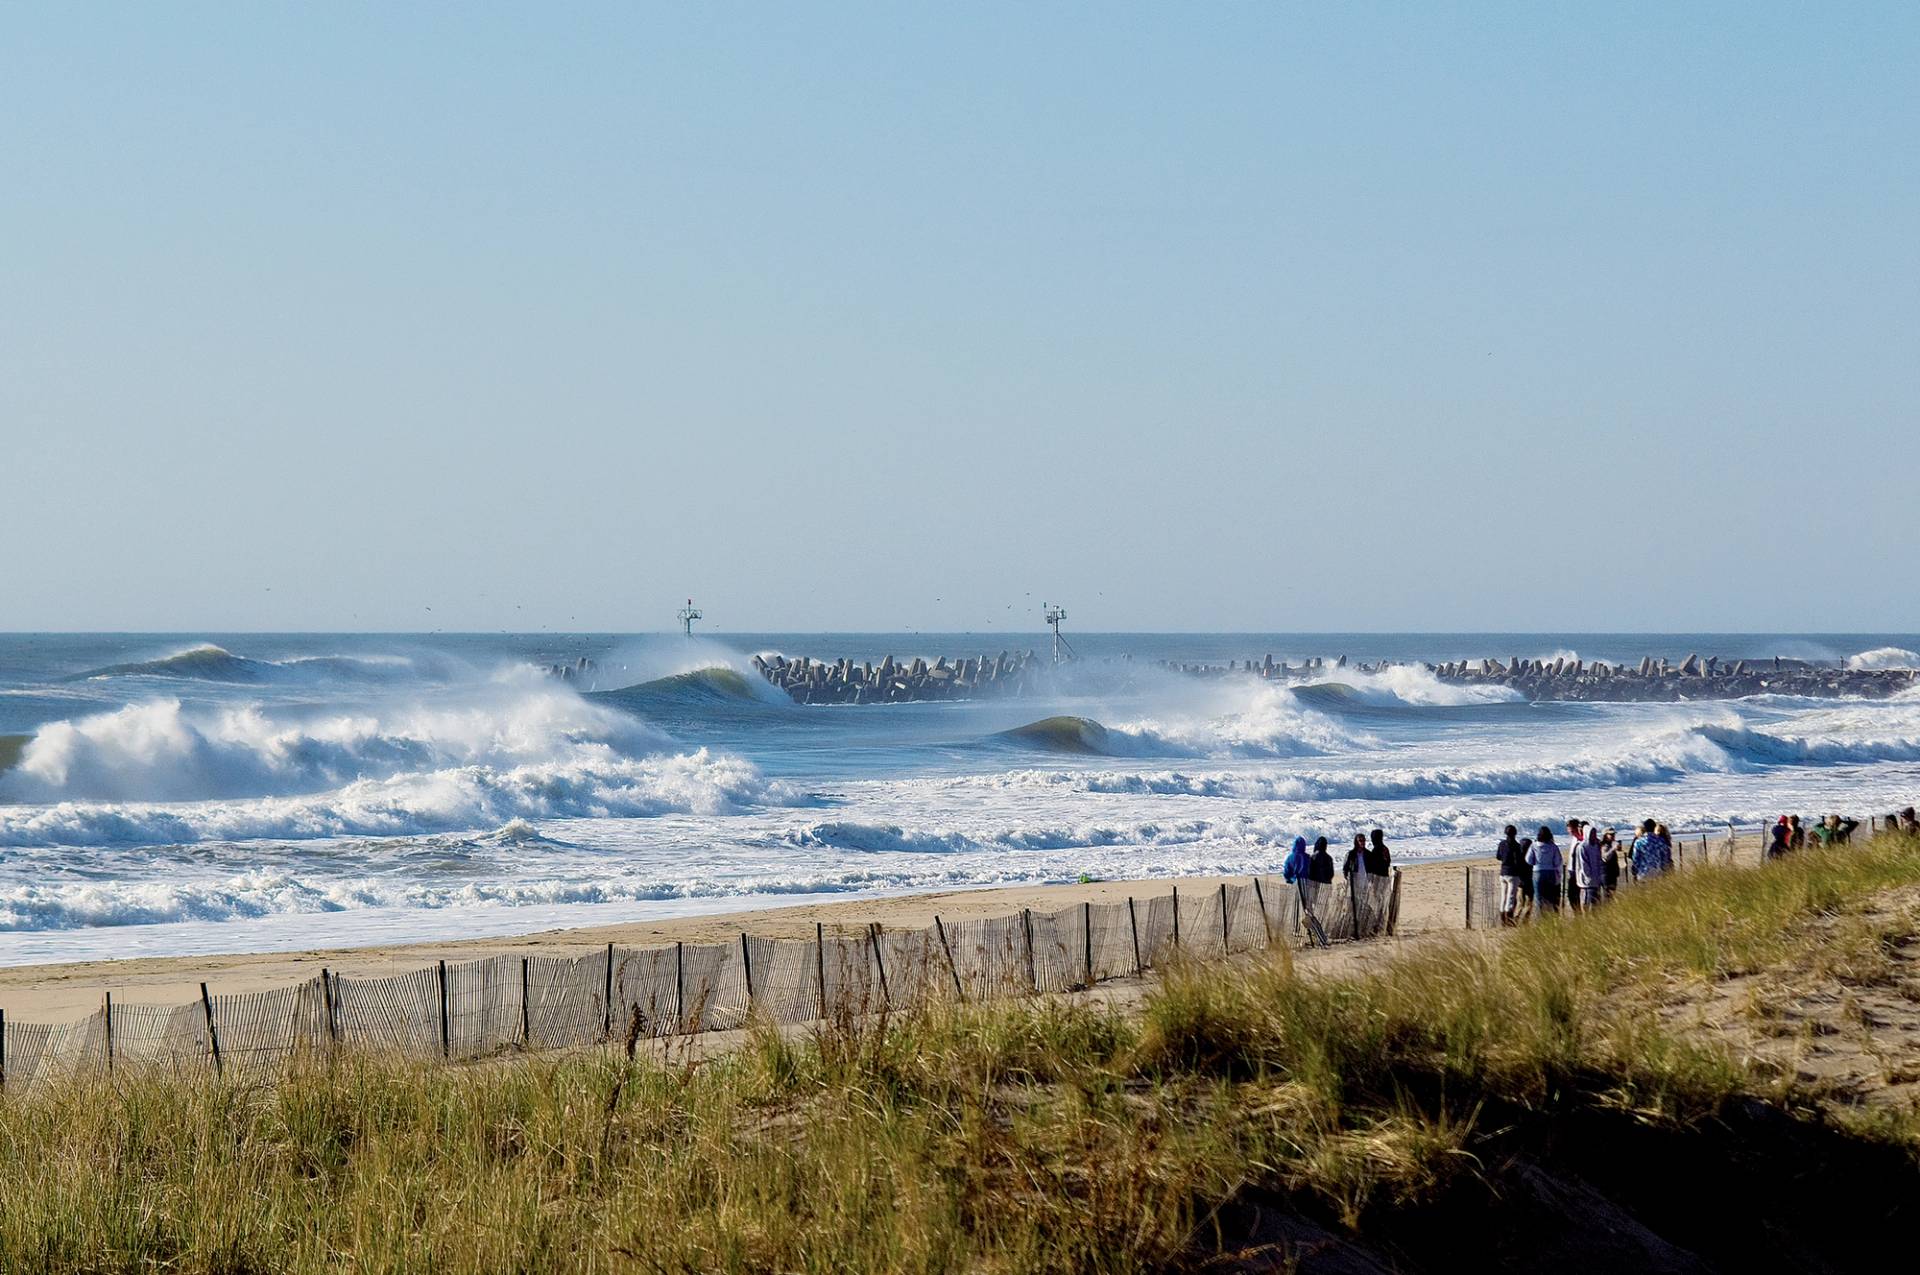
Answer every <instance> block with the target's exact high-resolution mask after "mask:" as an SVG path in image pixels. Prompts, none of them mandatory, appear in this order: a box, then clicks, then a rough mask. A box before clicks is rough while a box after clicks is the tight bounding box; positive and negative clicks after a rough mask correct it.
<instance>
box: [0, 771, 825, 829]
mask: <svg viewBox="0 0 1920 1275" xmlns="http://www.w3.org/2000/svg"><path fill="white" fill-rule="evenodd" d="M805 799H806V798H805V796H804V794H803V793H802V792H801V791H800V790H799V789H797V788H795V787H793V786H792V785H790V784H786V783H782V782H778V781H771V780H768V779H766V778H765V777H763V776H762V775H761V774H760V772H759V770H758V769H756V768H755V767H754V766H753V765H752V764H750V763H749V762H747V761H745V760H743V759H741V758H738V757H732V756H727V755H717V754H713V753H709V752H708V751H707V750H706V749H700V750H698V751H695V752H691V753H682V754H665V755H656V756H650V757H638V758H634V757H622V756H619V755H617V754H615V753H613V752H612V751H611V750H608V749H604V748H600V747H586V748H583V749H581V750H580V752H579V754H578V755H576V756H574V757H571V758H569V759H568V760H565V761H549V762H539V763H534V764H529V765H524V766H509V767H506V768H497V767H494V766H488V765H470V766H459V767H455V768H452V769H447V770H434V771H424V772H413V773H409V774H402V775H392V776H388V777H385V778H380V779H362V780H356V781H354V782H352V783H349V784H347V785H345V786H344V787H341V788H339V789H336V790H334V791H331V792H325V793H316V794H308V795H303V796H291V797H254V798H245V799H240V800H212V801H198V802H191V803H156V802H118V803H110V802H90V801H63V802H59V803H57V804H49V805H27V806H0V845H15V846H48V845H63V846H92V845H117V844H146V845H170V844H178V843H187V842H198V841H253V840H262V839H285V840H307V839H313V838H321V837H398V836H408V835H417V834H422V833H432V832H443V831H448V830H458V829H464V828H485V827H495V826H499V825H502V824H506V823H508V822H510V821H511V820H514V819H581V818H591V819H609V818H645V817H651V816H656V815H662V814H670V813H677V812H684V813H691V814H701V815H714V814H726V813H732V812H735V811H739V810H743V809H747V808H749V807H752V806H756V805H783V804H794V803H798V802H801V801H804V800H805Z"/></svg>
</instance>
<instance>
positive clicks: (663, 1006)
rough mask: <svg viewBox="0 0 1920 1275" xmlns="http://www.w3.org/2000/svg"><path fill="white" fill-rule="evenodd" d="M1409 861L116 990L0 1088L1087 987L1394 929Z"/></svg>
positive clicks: (675, 1032)
mask: <svg viewBox="0 0 1920 1275" xmlns="http://www.w3.org/2000/svg"><path fill="white" fill-rule="evenodd" d="M1397 887H1398V874H1397V873H1396V874H1394V876H1393V877H1392V878H1372V877H1362V878H1358V879H1356V880H1355V881H1353V882H1340V883H1336V884H1334V885H1314V884H1311V883H1299V884H1288V883H1286V882H1283V881H1281V880H1279V879H1277V878H1274V877H1258V878H1254V879H1252V880H1249V881H1245V882H1229V883H1227V884H1225V885H1220V886H1213V887H1207V888H1204V889H1189V890H1185V891H1182V890H1180V889H1178V888H1175V889H1173V890H1170V891H1169V892H1168V893H1166V894H1164V895H1154V896H1150V897H1146V898H1127V899H1124V900H1117V901H1114V902H1110V903H1092V902H1088V903H1076V904H1071V905H1069V906H1066V907H1062V908H1059V909H1056V910H1054V911H1050V912H1039V911H1032V910H1023V911H1021V912H1018V913H1015V914H1013V915H1011V916H1001V917H976V918H968V919H966V920H959V921H949V920H944V919H942V918H939V917H936V918H935V919H934V923H933V924H932V925H931V926H929V927H927V928H926V929H920V930H889V929H886V928H884V927H882V926H879V925H868V926H865V927H861V928H850V929H843V928H835V929H833V930H828V929H827V928H826V927H824V926H816V927H815V930H814V934H813V937H811V938H807V939H770V938H762V937H757V936H754V935H751V934H745V933H743V934H741V935H740V936H739V938H738V939H737V940H733V941H729V942H725V943H704V944H688V943H676V944H673V945H671V946H667V947H653V948H627V947H621V946H618V945H616V944H609V945H607V946H606V947H605V948H604V949H601V950H599V951H594V952H589V953H586V954H584V955H578V956H535V955H513V954H506V955H500V956H493V957H487V958H484V959H481V960H474V961H460V962H452V963H449V962H446V961H437V962H435V963H433V964H432V965H428V966H424V967H422V968H419V969H413V970H406V971H402V972H397V973H393V974H387V975H375V976H350V975H343V974H337V973H333V972H331V971H328V970H322V971H321V972H320V974H319V975H318V976H317V977H315V978H312V979H309V980H307V981H305V982H303V983H298V984H295V985H293V986H290V987H280V988H273V989H269V990H266V991H252V992H236V993H216V992H213V991H211V990H210V989H208V988H207V987H206V986H205V985H202V987H201V989H200V996H199V997H198V998H197V999H195V1000H192V1001H189V1002H187V1003H184V1004H178V1005H129V1004H125V1003H121V1002H116V1001H115V1000H114V999H113V997H112V996H111V995H109V996H108V997H106V998H105V1003H104V1004H103V1006H102V1008H100V1009H99V1010H96V1011H95V1012H94V1013H92V1014H90V1015H88V1016H87V1017H85V1018H82V1019H79V1020H77V1021H74V1022H67V1023H54V1024H48V1023H23V1022H19V1021H16V1020H14V1019H12V1018H8V1017H6V1016H5V1014H4V1013H0V1093H6V1094H18V1093H23V1092H28V1091H31V1090H32V1089H34V1088H36V1087H41V1086H45V1085H49V1084H55V1083H59V1082H61V1081H63V1080H67V1079H71V1078H74V1077H83V1076H97V1075H101V1074H110V1073H112V1072H114V1071H116V1070H121V1069H159V1070H163V1071H172V1072H175V1073H179V1074H206V1073H215V1074H219V1075H221V1076H224V1077H232V1078H236V1079H250V1080H265V1079H272V1078H275V1077H277V1076H278V1075H279V1074H280V1073H281V1072H283V1071H284V1070H285V1069H286V1067H287V1066H288V1065H290V1064H292V1063H294V1062H296V1061H299V1060H303V1059H317V1060H322V1061H324V1060H326V1059H330V1058H332V1057H334V1056H336V1055H337V1054H339V1053H340V1052H341V1051H349V1050H351V1051H360V1052H377V1053H389V1054H399V1055H404V1056H409V1057H419V1058H436V1057H437V1058H442V1059H447V1060H463V1059H474V1058H483V1057H487V1056H490V1055H494V1054H499V1053H503V1052H508V1051H521V1050H539V1049H564V1048H578V1047H583V1046H591V1045H597V1044H599V1043H601V1042H604V1041H607V1040H609V1039H611V1040H614V1041H624V1040H626V1039H627V1038H628V1037H629V1036H633V1037H636V1038H661V1037H669V1036H684V1035H690V1034H694V1033H698V1032H708V1031H725V1030H729V1029H735V1028H739V1027H742V1026H744V1025H746V1024H747V1023H748V1021H749V1020H750V1019H754V1018H759V1019H762V1020H764V1021H767V1022H771V1023H775V1024H782V1025H793V1024H802V1023H812V1022H818V1021H821V1020H828V1019H833V1018H836V1017H843V1016H863V1015H870V1014H877V1013H884V1012H896V1011H903V1010H912V1009H915V1008H918V1007H920V1006H923V1005H926V1004H928V1003H929V1002H932V1001H936V1000H940V999H953V998H957V999H960V1000H963V1001H980V1000H994V999H1001V998H1004V997H1010V996H1027V995H1033V994H1036V993H1043V992H1063V991H1071V990H1076V989H1081V988H1087V987H1091V986H1093V985H1094V984H1097V983H1101V982H1104V981H1108V980H1111V979H1116V978H1126V977H1132V976H1136V975H1138V974H1141V973H1143V972H1145V971H1148V970H1151V969H1154V968H1156V967H1163V966H1165V965H1167V964H1169V963H1171V962H1173V961H1176V960H1188V961H1206V960H1214V959H1220V958H1222V957H1226V956H1230V955H1233V954H1236V953H1241V952H1249V951H1254V950H1257V949H1259V948H1263V947H1268V946H1272V945H1290V946H1311V945H1316V944H1322V943H1327V942H1332V941H1339V940H1343V939H1351V938H1355V937H1358V938H1363V939H1364V938H1373V937H1377V936H1379V935H1381V934H1385V933H1390V932H1391V929H1392V921H1393V909H1394V903H1395V901H1396V899H1397Z"/></svg>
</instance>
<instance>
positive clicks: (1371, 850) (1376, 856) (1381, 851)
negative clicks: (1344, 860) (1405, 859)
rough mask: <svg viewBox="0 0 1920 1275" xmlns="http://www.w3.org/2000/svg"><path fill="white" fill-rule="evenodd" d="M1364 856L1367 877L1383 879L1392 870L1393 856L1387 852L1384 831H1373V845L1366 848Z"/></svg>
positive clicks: (1376, 829)
mask: <svg viewBox="0 0 1920 1275" xmlns="http://www.w3.org/2000/svg"><path fill="white" fill-rule="evenodd" d="M1365 855H1366V863H1367V873H1368V875H1370V876H1376V877H1384V876H1386V875H1387V874H1388V873H1390V872H1391V871H1392V870H1393V855H1392V854H1391V853H1390V852H1389V851H1388V850H1387V834H1386V831H1385V830H1384V829H1381V828H1375V829H1374V830H1373V844H1372V845H1370V846H1368V847H1367V849H1366V851H1365Z"/></svg>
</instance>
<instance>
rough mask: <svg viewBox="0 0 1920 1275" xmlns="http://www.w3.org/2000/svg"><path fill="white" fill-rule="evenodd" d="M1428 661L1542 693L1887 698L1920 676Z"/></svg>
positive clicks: (1450, 672) (1696, 660)
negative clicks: (1439, 662)
mask: <svg viewBox="0 0 1920 1275" xmlns="http://www.w3.org/2000/svg"><path fill="white" fill-rule="evenodd" d="M1427 667H1428V668H1429V669H1431V670H1432V672H1433V674H1434V676H1436V677H1438V678H1439V679H1440V680H1441V681H1443V682H1450V683H1454V684H1456V685H1462V686H1505V687H1510V688H1512V689H1513V690H1516V691H1519V692H1520V693H1521V694H1522V695H1525V696H1526V697H1527V698H1528V699H1536V700H1543V699H1553V700H1695V699H1738V698H1740V697H1742V696H1746V695H1807V696H1819V697H1828V698H1837V697H1839V696H1857V697H1860V698H1866V699H1884V698H1886V697H1887V696H1889V695H1894V694H1897V693H1898V692H1900V691H1904V690H1906V689H1908V688H1909V687H1911V686H1913V685H1914V684H1915V681H1916V678H1920V674H1916V673H1915V671H1914V670H1912V669H1850V668H1842V667H1839V666H1836V665H1823V664H1814V663H1811V662H1809V661H1806V660H1790V659H1783V658H1781V657H1779V656H1775V657H1774V658H1772V659H1760V660H1723V659H1721V658H1720V657H1719V656H1715V655H1709V656H1706V657H1705V658H1702V657H1701V656H1699V655H1697V654H1695V655H1689V656H1687V658H1686V659H1684V660H1682V661H1681V662H1680V663H1679V664H1673V663H1671V662H1669V661H1668V660H1666V659H1664V658H1663V659H1658V660H1656V659H1654V658H1653V657H1652V656H1650V655H1649V656H1645V657H1643V658H1642V659H1641V661H1640V662H1639V663H1638V664H1609V663H1607V662H1606V661H1605V660H1595V661H1593V662H1592V663H1589V662H1587V661H1585V660H1578V659H1572V660H1570V659H1566V658H1564V657H1562V658H1556V659H1552V660H1528V659H1521V658H1519V657H1515V658H1514V659H1511V660H1509V661H1507V662H1506V663H1504V664H1503V663H1501V662H1500V661H1499V660H1478V661H1470V660H1460V661H1456V662H1454V663H1447V664H1438V665H1428V666H1427Z"/></svg>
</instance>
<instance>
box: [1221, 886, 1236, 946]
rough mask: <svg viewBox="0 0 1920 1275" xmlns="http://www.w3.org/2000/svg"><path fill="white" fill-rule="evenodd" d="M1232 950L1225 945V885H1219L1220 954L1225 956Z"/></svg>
mask: <svg viewBox="0 0 1920 1275" xmlns="http://www.w3.org/2000/svg"><path fill="white" fill-rule="evenodd" d="M1232 951H1233V949H1232V948H1231V947H1230V946H1228V944H1227V883H1226V882H1225V881H1222V882H1221V883H1220V954H1221V955H1222V956H1227V955H1230V954H1231V953H1232Z"/></svg>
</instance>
